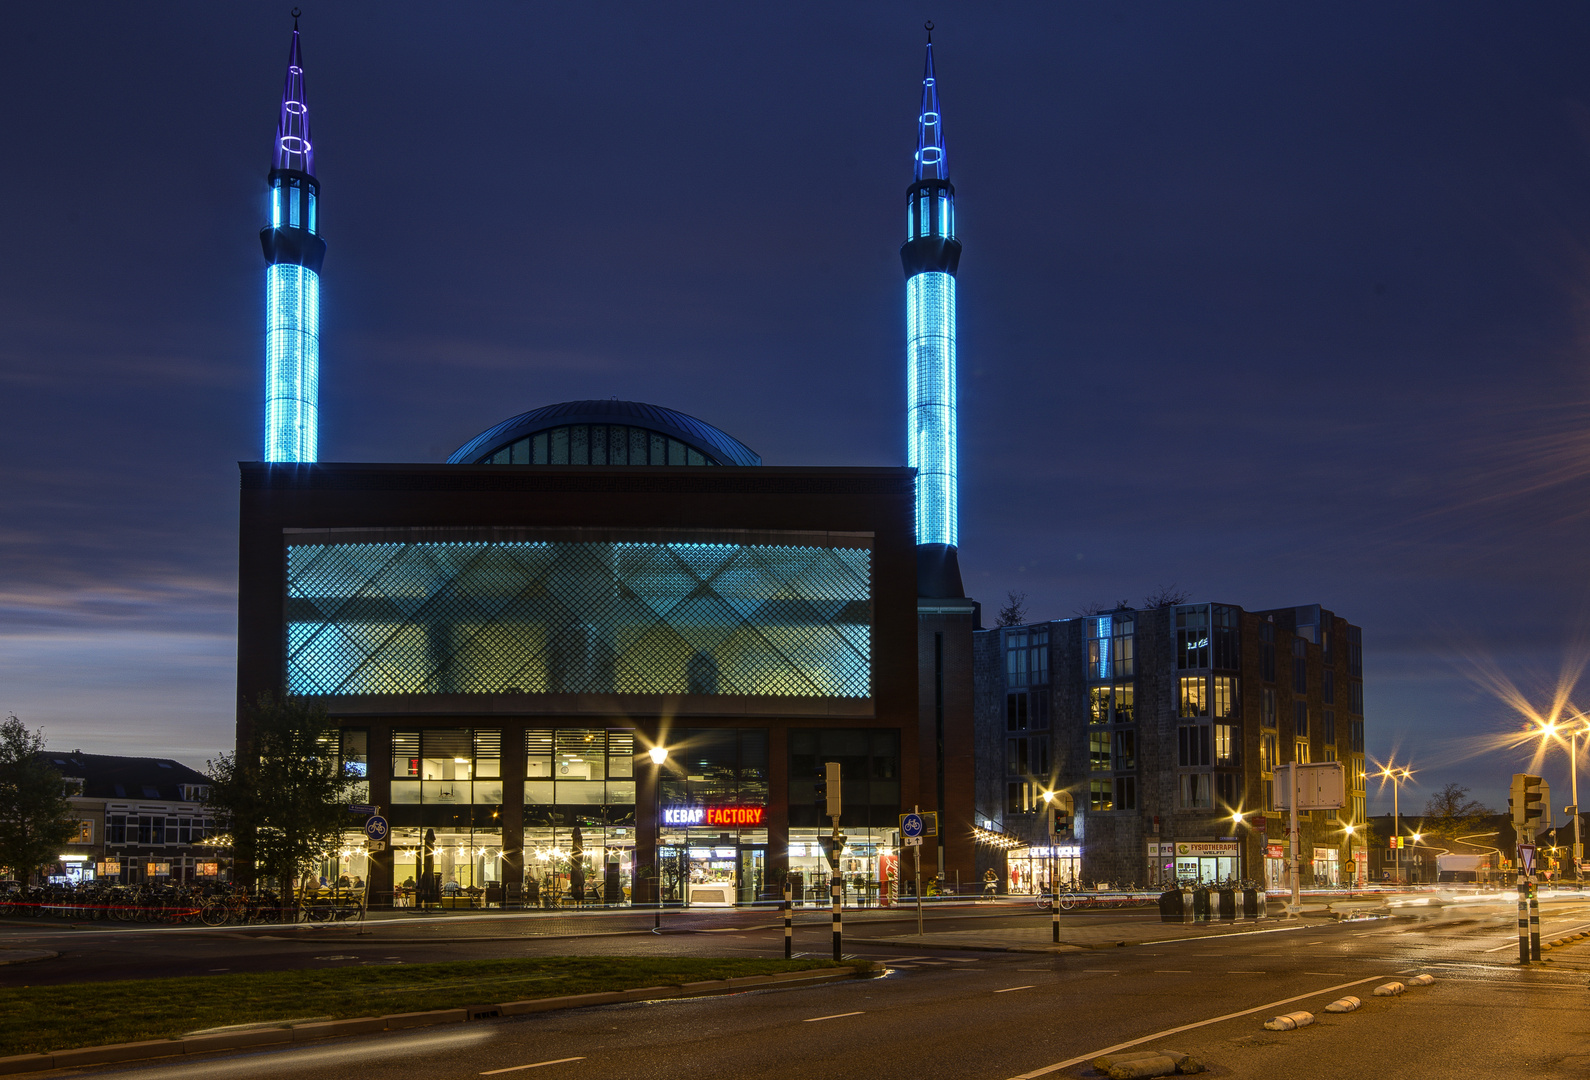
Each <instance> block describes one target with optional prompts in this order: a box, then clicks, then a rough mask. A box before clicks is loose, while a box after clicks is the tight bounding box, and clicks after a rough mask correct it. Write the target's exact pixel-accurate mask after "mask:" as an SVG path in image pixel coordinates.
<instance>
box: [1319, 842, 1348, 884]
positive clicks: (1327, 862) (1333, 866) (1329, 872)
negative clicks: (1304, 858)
mask: <svg viewBox="0 0 1590 1080" xmlns="http://www.w3.org/2000/svg"><path fill="white" fill-rule="evenodd" d="M1341 883H1342V864H1341V852H1339V851H1337V850H1336V849H1335V848H1321V847H1317V848H1315V849H1314V885H1315V887H1317V888H1326V889H1334V888H1336V887H1338V886H1339V885H1341Z"/></svg>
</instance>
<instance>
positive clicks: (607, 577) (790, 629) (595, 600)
mask: <svg viewBox="0 0 1590 1080" xmlns="http://www.w3.org/2000/svg"><path fill="white" fill-rule="evenodd" d="M871 571H872V553H871V551H870V550H868V549H866V548H840V547H832V548H830V547H781V546H762V545H740V544H687V543H676V544H668V543H568V542H528V543H484V542H482V543H369V544H312V545H294V546H289V547H288V549H287V591H288V599H287V618H288V625H287V687H288V692H289V693H293V694H496V693H530V694H540V693H553V694H557V693H619V694H684V693H691V694H754V695H758V696H773V697H786V696H821V697H845V698H864V697H867V696H869V695H870V693H871V677H872V671H871V644H872V643H871V634H872V584H871V583H872V573H871Z"/></svg>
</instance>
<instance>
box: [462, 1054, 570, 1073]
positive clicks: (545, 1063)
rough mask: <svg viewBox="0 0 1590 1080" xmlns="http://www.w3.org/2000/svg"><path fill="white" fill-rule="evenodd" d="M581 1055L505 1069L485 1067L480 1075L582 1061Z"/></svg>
mask: <svg viewBox="0 0 1590 1080" xmlns="http://www.w3.org/2000/svg"><path fill="white" fill-rule="evenodd" d="M584 1060H585V1059H584V1058H583V1057H572V1058H555V1059H554V1060H552V1061H538V1062H536V1063H535V1064H533V1065H511V1066H509V1067H508V1068H506V1069H487V1070H486V1071H485V1072H483V1073H481V1074H480V1075H481V1076H496V1075H497V1074H498V1073H505V1072H519V1071H520V1070H522V1069H539V1068H540V1067H541V1066H543V1065H562V1064H563V1063H564V1062H565V1061H584Z"/></svg>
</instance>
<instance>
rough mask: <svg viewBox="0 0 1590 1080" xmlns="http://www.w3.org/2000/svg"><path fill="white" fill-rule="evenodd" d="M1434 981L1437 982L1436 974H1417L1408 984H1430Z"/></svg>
mask: <svg viewBox="0 0 1590 1080" xmlns="http://www.w3.org/2000/svg"><path fill="white" fill-rule="evenodd" d="M1433 982H1435V976H1434V975H1415V976H1414V977H1413V978H1411V979H1409V980H1408V985H1409V986H1429V985H1430V984H1431V983H1433Z"/></svg>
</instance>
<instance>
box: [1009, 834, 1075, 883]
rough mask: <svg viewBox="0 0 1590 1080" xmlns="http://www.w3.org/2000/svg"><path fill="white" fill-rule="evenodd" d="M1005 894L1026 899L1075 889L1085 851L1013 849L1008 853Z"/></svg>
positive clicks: (1064, 846) (1066, 848)
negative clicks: (1058, 889) (1059, 890)
mask: <svg viewBox="0 0 1590 1080" xmlns="http://www.w3.org/2000/svg"><path fill="white" fill-rule="evenodd" d="M1005 873H1006V891H1008V892H1010V893H1013V894H1016V895H1025V896H1035V895H1037V894H1039V893H1046V892H1051V891H1053V890H1054V889H1055V888H1061V889H1074V888H1076V887H1077V884H1078V882H1079V881H1080V880H1081V874H1082V848H1081V847H1080V846H1078V845H1074V844H1072V845H1062V846H1059V847H1052V848H1051V847H1024V848H1012V849H1010V851H1008V852H1006V853H1005Z"/></svg>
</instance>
